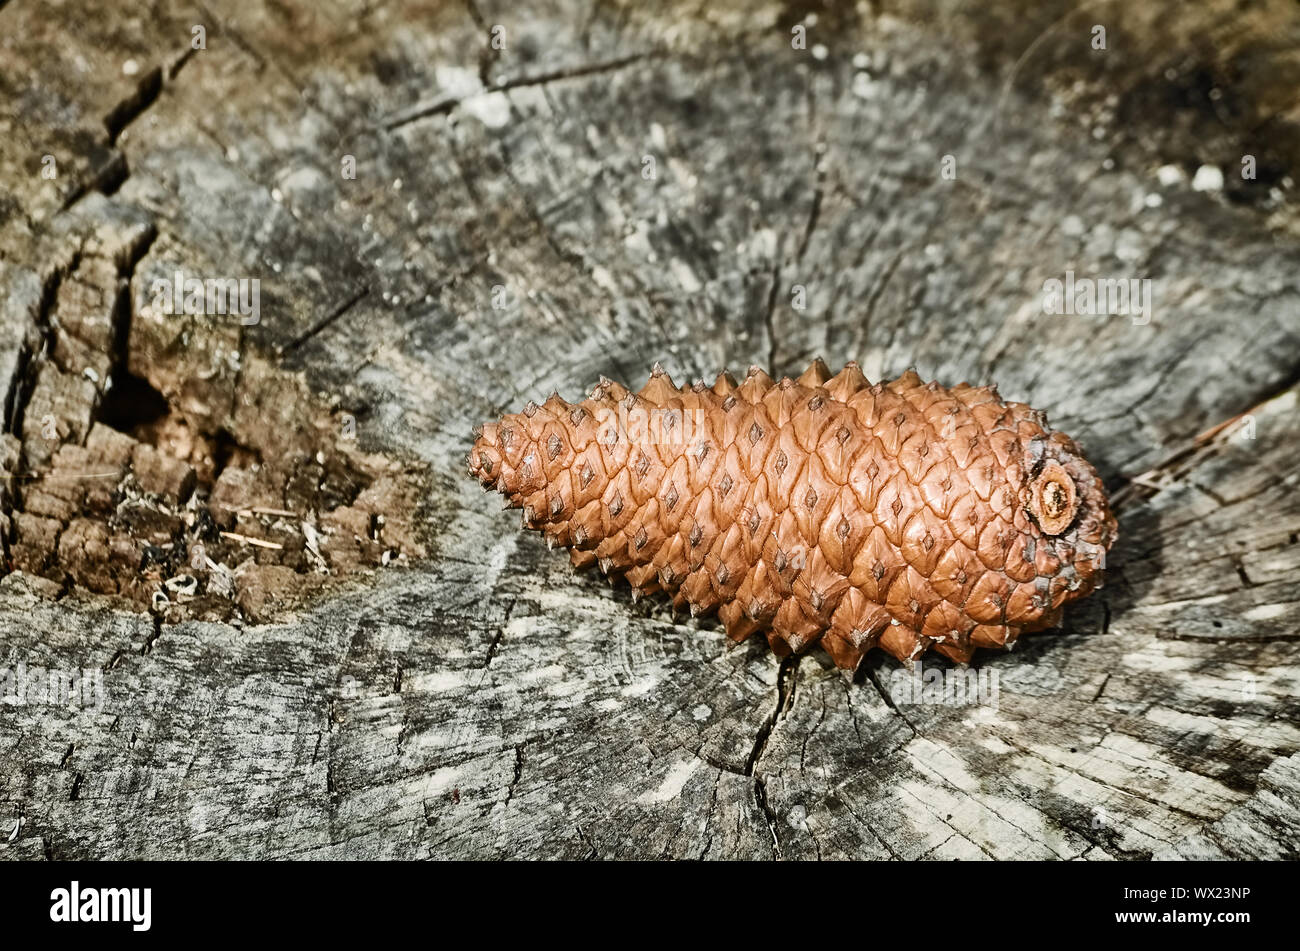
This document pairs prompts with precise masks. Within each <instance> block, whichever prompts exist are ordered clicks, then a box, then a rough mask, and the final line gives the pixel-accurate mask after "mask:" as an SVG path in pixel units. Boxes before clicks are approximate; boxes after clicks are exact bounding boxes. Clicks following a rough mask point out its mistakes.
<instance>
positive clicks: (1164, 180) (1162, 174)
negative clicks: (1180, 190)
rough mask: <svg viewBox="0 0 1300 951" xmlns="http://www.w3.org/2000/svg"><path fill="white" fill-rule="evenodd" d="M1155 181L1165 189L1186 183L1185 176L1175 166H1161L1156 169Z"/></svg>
mask: <svg viewBox="0 0 1300 951" xmlns="http://www.w3.org/2000/svg"><path fill="white" fill-rule="evenodd" d="M1156 181H1158V182H1159V183H1160V184H1161V185H1162V186H1164V187H1165V188H1173V187H1174V186H1175V185H1178V184H1181V183H1182V182H1185V181H1187V176H1186V175H1184V174H1183V170H1182V169H1181V168H1179V167H1178V166H1177V165H1161V166H1160V167H1159V168H1158V169H1156Z"/></svg>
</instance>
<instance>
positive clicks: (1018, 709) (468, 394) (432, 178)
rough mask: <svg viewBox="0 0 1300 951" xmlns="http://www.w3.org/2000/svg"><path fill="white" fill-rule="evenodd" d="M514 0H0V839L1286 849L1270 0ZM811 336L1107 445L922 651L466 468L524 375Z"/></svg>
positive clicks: (311, 846) (1299, 547) (1285, 549)
mask: <svg viewBox="0 0 1300 951" xmlns="http://www.w3.org/2000/svg"><path fill="white" fill-rule="evenodd" d="M518 6H519V5H517V4H510V3H505V2H496V0H492V2H489V0H471V2H466V3H464V4H458V3H453V2H447V3H431V4H420V3H408V2H395V3H389V4H378V5H376V4H370V3H366V2H361V0H354V2H349V0H339V2H335V3H327V4H321V3H314V2H308V0H277V2H275V3H269V2H260V0H248V2H240V3H234V2H228V3H227V2H222V3H212V4H208V5H202V4H195V5H193V6H191V5H188V4H185V3H172V2H164V3H160V4H154V5H151V6H149V7H147V8H146V7H141V8H131V7H124V8H122V9H117V8H116V7H114V8H113V9H112V10H106V9H103V8H102V7H101V6H100V5H97V4H94V3H91V2H89V0H69V2H65V3H59V4H53V3H49V4H47V3H41V2H34V0H11V2H8V3H4V2H0V142H3V145H2V146H0V395H3V404H2V405H3V417H4V418H3V422H4V425H5V430H6V435H5V436H4V437H3V441H0V511H3V513H4V514H3V518H2V519H0V528H2V530H3V537H4V546H5V549H4V553H5V563H4V568H3V570H4V571H5V572H6V573H5V574H4V577H3V578H0V598H2V600H0V678H3V679H0V689H4V690H5V695H4V696H3V698H0V747H2V748H3V750H4V755H3V757H0V819H3V827H0V855H3V856H6V857H11V858H20V859H28V858H30V859H39V858H42V857H45V858H175V857H182V858H200V857H201V858H236V857H241V858H244V857H256V858H262V857H266V858H289V857H304V858H306V857H327V858H370V857H392V858H426V857H439V858H441V857H474V858H503V857H526V858H542V857H563V858H650V857H705V858H728V859H734V858H776V857H781V858H825V859H829V858H843V857H853V858H900V859H913V858H999V859H1000V858H1060V859H1074V858H1088V859H1104V858H1130V859H1137V858H1149V857H1198V856H1209V857H1215V858H1281V857H1289V858H1295V857H1297V854H1298V853H1300V819H1298V818H1297V816H1298V815H1300V810H1297V808H1296V807H1297V805H1300V724H1298V722H1297V721H1298V720H1300V701H1298V700H1297V696H1298V694H1300V544H1297V536H1298V534H1300V492H1297V491H1296V490H1297V487H1298V483H1300V472H1298V471H1297V469H1296V465H1295V462H1296V448H1297V446H1298V445H1300V412H1298V411H1297V410H1298V407H1297V394H1298V393H1300V388H1298V384H1300V240H1298V239H1300V226H1298V225H1300V218H1298V217H1297V215H1296V205H1295V179H1296V177H1297V176H1298V175H1300V135H1298V134H1297V127H1298V124H1300V120H1298V119H1297V117H1298V116H1300V92H1298V90H1300V82H1297V78H1298V74H1300V60H1297V57H1296V55H1295V50H1296V49H1297V48H1300V44H1298V43H1297V39H1300V9H1298V8H1297V7H1296V6H1295V4H1293V3H1288V2H1282V0H1276V2H1268V3H1262V4H1254V5H1252V6H1251V7H1250V9H1249V10H1248V11H1239V10H1238V9H1237V5H1236V4H1231V3H1225V2H1220V0H1215V2H1210V3H1205V4H1197V5H1182V4H1176V3H1172V2H1171V3H1158V4H1141V5H1138V6H1139V7H1140V9H1138V10H1130V9H1128V7H1129V5H1126V4H1119V3H1102V4H1100V5H1098V7H1097V8H1096V9H1095V10H1082V9H1079V8H1077V7H1076V6H1074V5H1073V4H1072V3H1047V4H1042V3H1028V2H1007V0H1004V2H996V3H993V4H964V3H961V2H958V0H935V2H931V3H922V2H920V0H902V2H898V3H892V2H884V3H863V4H858V5H856V6H855V5H851V4H843V5H821V4H813V5H811V6H809V7H807V8H804V7H800V6H797V5H784V6H783V5H780V4H766V5H765V4H747V3H739V2H736V0H723V2H721V3H716V4H715V3H708V4H678V5H675V4H666V5H656V4H644V3H633V2H631V0H623V2H617V3H615V2H606V0H598V2H595V3H594V4H593V3H586V2H583V3H578V2H570V0H549V2H547V3H543V4H528V5H527V7H528V10H527V11H522V10H519V9H516V8H517V7H518ZM1189 6H1190V7H1192V8H1191V9H1189V8H1188V7H1189ZM1097 25H1101V26H1104V27H1105V31H1104V32H1105V44H1106V45H1105V48H1104V49H1102V48H1096V46H1095V39H1096V36H1097V33H1096V31H1095V27H1096V26H1097ZM1246 159H1250V160H1252V161H1253V165H1252V164H1251V163H1249V162H1246ZM1248 168H1249V169H1250V170H1252V171H1253V172H1254V176H1253V177H1243V171H1245V170H1247V169H1248ZM178 272H180V274H181V275H182V278H183V279H184V278H194V279H196V280H199V281H205V280H206V281H227V280H228V281H230V282H233V283H232V284H230V285H229V286H230V287H233V288H234V290H233V291H231V294H232V295H233V297H230V296H228V297H227V299H226V301H225V305H226V306H225V307H224V310H225V312H224V313H211V312H210V311H212V310H213V309H214V308H213V307H212V306H210V304H211V303H212V302H211V301H210V300H208V299H207V298H206V297H205V299H204V306H203V308H202V309H203V310H204V311H205V313H198V314H185V313H173V314H168V313H166V309H167V307H166V301H165V300H164V299H162V298H160V295H159V293H158V288H159V287H160V286H161V287H167V286H168V285H166V284H159V283H157V282H168V281H171V282H174V281H175V275H176V274H177V273H178ZM1067 272H1071V273H1072V274H1073V275H1074V276H1075V277H1076V278H1085V279H1095V280H1126V281H1127V280H1130V279H1133V280H1149V281H1150V282H1151V283H1150V288H1151V297H1150V302H1151V304H1152V307H1151V311H1150V315H1149V320H1147V319H1143V315H1135V316H1132V317H1129V316H1119V315H1112V316H1100V317H1089V316H1082V315H1057V316H1052V315H1048V314H1045V313H1044V308H1043V296H1044V292H1043V287H1044V282H1045V281H1047V280H1049V279H1053V278H1055V279H1059V280H1065V279H1066V274H1067ZM253 280H256V281H258V282H259V284H258V287H259V288H260V297H259V301H258V306H257V308H256V312H254V311H253V309H252V308H251V307H246V308H245V310H244V311H242V312H241V311H240V310H239V309H238V307H237V306H235V305H234V304H233V303H232V301H233V300H235V299H237V298H238V297H239V294H238V291H239V283H238V282H240V281H253ZM182 286H183V285H182ZM248 287H251V285H245V288H246V289H247V288H248ZM164 296H165V295H164ZM243 300H244V302H245V303H251V301H250V300H249V299H248V297H247V296H245V298H244V299H243ZM173 309H175V308H173ZM181 309H182V310H184V306H183V299H182V307H181ZM215 309H217V310H220V309H222V308H219V307H218V308H215ZM817 356H822V357H824V358H825V359H826V361H827V362H828V363H829V364H831V366H832V368H833V369H838V367H839V366H840V365H842V364H843V363H844V362H845V361H847V360H851V359H852V360H857V361H859V362H860V363H861V364H862V365H863V368H864V370H865V371H866V373H867V375H868V376H869V377H871V378H873V379H879V378H882V377H892V376H895V375H897V374H899V373H901V372H902V371H903V370H905V369H906V368H907V367H909V366H916V367H917V369H918V371H919V372H920V373H921V375H922V376H923V377H925V378H934V379H938V380H940V381H941V382H944V383H946V384H954V383H957V382H960V381H963V380H965V381H969V382H971V383H989V382H997V383H998V385H999V387H1000V390H1001V393H1002V394H1003V396H1004V397H1006V398H1009V399H1014V400H1019V401H1023V402H1027V403H1029V404H1031V405H1033V406H1035V407H1038V408H1041V409H1043V410H1045V411H1046V412H1047V413H1048V414H1049V416H1050V418H1051V420H1052V423H1053V424H1054V425H1055V426H1056V427H1058V428H1060V429H1063V430H1064V431H1066V432H1068V433H1070V434H1071V435H1073V436H1074V437H1076V438H1077V439H1079V440H1080V441H1081V442H1082V443H1083V444H1084V446H1085V448H1086V450H1087V455H1088V458H1089V459H1090V460H1091V461H1092V462H1094V464H1096V465H1097V466H1098V468H1099V470H1100V471H1101V473H1102V475H1103V477H1104V478H1105V479H1106V481H1107V485H1108V486H1109V488H1110V489H1111V491H1112V493H1113V494H1114V497H1115V499H1116V503H1117V506H1118V511H1119V520H1120V533H1121V540H1120V542H1119V543H1118V545H1117V546H1116V548H1115V549H1114V550H1113V551H1112V552H1111V558H1110V565H1109V572H1108V583H1107V586H1106V588H1105V590H1103V591H1101V592H1099V593H1098V594H1097V595H1094V596H1093V597H1091V598H1089V599H1088V600H1086V601H1084V602H1082V603H1079V604H1076V605H1074V606H1073V607H1072V609H1070V610H1068V611H1067V614H1066V619H1065V622H1064V626H1063V627H1062V628H1060V629H1058V630H1052V631H1047V632H1044V633H1040V634H1037V635H1032V636H1027V637H1026V638H1025V639H1024V640H1023V641H1021V642H1020V643H1019V644H1018V645H1017V649H1016V650H1015V651H1014V652H1008V653H1002V654H995V653H992V652H987V651H985V652H981V653H980V654H979V655H977V657H976V660H975V661H974V662H973V663H972V665H971V668H970V672H969V674H970V676H973V677H975V678H976V679H977V680H976V682H978V683H979V684H981V685H982V686H981V691H980V693H979V694H978V695H977V696H975V697H974V698H972V697H969V696H966V697H964V698H959V697H957V696H953V695H949V696H947V698H946V700H947V702H945V698H944V697H941V696H936V695H935V694H934V692H933V688H931V690H930V691H929V692H927V691H925V690H922V691H921V692H920V693H919V694H917V693H915V692H913V691H912V690H911V689H910V688H911V686H912V685H913V684H914V683H916V682H920V683H921V684H922V685H923V686H924V685H925V684H926V683H927V681H926V679H925V678H926V676H927V675H929V676H931V677H932V678H933V677H945V676H946V677H947V678H948V681H949V682H952V680H953V679H955V678H956V677H957V676H961V677H962V678H966V677H967V676H968V672H967V671H964V670H961V669H958V668H953V667H952V665H949V664H946V663H943V662H941V661H939V660H937V659H932V658H930V657H927V658H926V660H925V668H924V669H923V670H921V671H917V672H908V671H905V670H903V669H901V668H900V667H899V666H898V665H897V664H896V663H895V662H894V661H893V660H892V659H891V658H888V657H886V656H884V655H883V654H881V653H880V652H878V651H877V652H874V653H873V654H872V655H871V656H869V657H868V658H867V660H866V662H865V663H864V666H863V668H862V669H861V670H859V671H858V672H857V674H856V675H854V676H846V675H845V674H843V673H841V672H840V671H837V670H835V669H833V668H832V667H831V666H830V662H829V660H828V658H826V657H825V656H824V655H821V654H819V653H814V654H808V655H804V656H802V657H796V658H791V659H788V660H785V661H779V660H777V659H776V658H775V657H773V656H772V655H771V654H770V653H769V652H768V650H767V648H766V645H765V644H763V643H761V641H760V640H757V639H754V640H751V642H747V643H745V644H742V645H740V646H738V647H734V646H732V645H731V644H730V642H729V641H728V640H727V638H726V637H725V635H724V634H723V633H722V632H721V630H720V628H719V625H718V624H717V623H716V621H713V620H708V619H701V620H691V619H690V618H687V617H684V616H674V615H673V614H672V613H671V611H670V610H669V609H668V607H667V605H666V604H665V602H664V601H663V600H662V599H652V600H650V601H649V602H646V601H642V602H641V603H639V604H637V605H633V604H632V603H631V599H630V596H629V593H628V591H627V589H626V588H625V587H610V586H608V585H607V584H605V583H604V581H603V579H601V578H600V577H599V576H598V575H594V574H592V573H578V572H575V571H573V570H571V569H570V567H569V565H568V562H567V559H566V558H565V557H563V555H562V554H560V553H558V552H556V553H551V552H548V551H547V550H546V546H545V544H544V543H543V541H542V539H541V538H540V537H539V536H537V535H535V534H525V533H521V532H520V531H519V530H518V517H517V515H516V514H515V513H512V512H503V511H501V509H500V503H499V501H498V500H497V499H496V498H493V497H489V496H484V495H482V494H481V493H480V491H479V487H478V486H477V484H476V483H475V482H474V481H472V480H471V479H469V478H468V477H466V475H465V464H464V459H465V453H466V451H467V449H468V447H469V444H470V441H471V439H470V435H469V433H470V429H471V427H472V426H473V425H474V424H476V423H480V422H483V421H485V420H489V419H492V418H494V417H496V416H498V415H499V414H501V413H502V412H504V411H514V410H517V409H518V408H519V407H521V406H522V405H523V404H524V403H525V402H526V401H527V400H529V399H537V400H541V399H544V398H545V397H546V396H547V395H548V394H549V393H551V392H552V391H553V390H555V391H558V392H559V393H560V394H561V395H563V396H565V397H566V398H569V399H575V398H577V397H578V396H579V395H580V394H581V393H582V392H583V391H584V390H585V389H586V388H587V387H588V386H590V385H591V384H592V383H594V382H595V381H596V380H597V378H598V377H599V376H600V375H602V374H604V375H606V376H608V377H610V378H612V379H617V380H620V381H623V382H625V383H627V384H629V385H632V386H639V385H640V384H641V382H642V381H643V379H644V377H645V375H646V374H647V373H648V371H649V369H650V367H651V365H652V364H653V363H655V362H656V361H659V362H662V364H663V365H664V367H665V368H666V369H667V370H668V371H669V373H670V374H671V375H672V376H673V377H674V378H675V379H676V380H678V381H679V382H680V381H682V380H693V379H695V378H699V377H708V378H710V379H712V376H713V374H715V373H716V372H717V371H718V370H720V369H723V368H728V367H729V368H731V369H732V370H740V371H743V370H744V369H745V368H746V367H747V366H749V365H750V364H759V365H761V366H763V367H765V368H769V369H770V370H771V371H772V372H773V373H774V374H794V373H797V372H798V371H800V370H802V369H803V368H804V367H805V366H806V365H807V363H808V362H809V361H810V360H811V359H812V358H814V357H817ZM96 479H98V480H100V481H99V482H96ZM200 544H202V546H203V547H201V548H200ZM20 673H21V675H22V676H21V677H20V676H19V674H20ZM38 675H39V677H38ZM51 676H53V679H54V681H55V688H54V689H51V686H50V678H51ZM913 678H915V680H914V679H913ZM38 679H39V683H37V680H38ZM74 688H75V694H76V695H75V696H72V697H68V696H66V695H65V693H66V691H67V690H71V689H74ZM959 699H961V700H964V701H966V702H960V703H959V702H957V701H958V700H959ZM972 700H973V701H974V702H970V701H972Z"/></svg>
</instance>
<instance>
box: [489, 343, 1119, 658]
mask: <svg viewBox="0 0 1300 951" xmlns="http://www.w3.org/2000/svg"><path fill="white" fill-rule="evenodd" d="M469 468H470V473H471V474H472V475H474V476H476V477H478V478H479V479H480V480H481V481H482V483H483V484H484V485H485V486H489V487H494V488H496V489H498V490H500V491H501V492H503V493H505V495H506V498H507V500H508V502H509V504H510V505H512V506H516V507H521V508H522V509H523V521H524V525H525V526H527V527H530V528H539V529H541V530H542V531H543V532H544V533H545V534H546V537H547V539H548V541H549V542H551V543H552V544H557V545H563V546H566V547H569V548H571V549H572V552H571V557H572V561H573V563H574V565H576V566H580V567H581V566H586V565H592V564H595V565H598V566H599V567H600V569H601V570H602V571H605V572H606V573H621V574H622V575H623V576H624V577H626V578H627V580H628V582H630V583H631V585H632V588H633V592H634V595H636V594H645V593H650V592H654V591H659V590H664V591H668V592H670V593H672V594H673V595H674V602H675V604H676V605H677V606H679V607H681V606H688V607H689V608H690V611H691V613H692V615H694V614H699V613H703V612H708V611H714V610H716V611H717V612H718V614H719V616H720V617H721V619H722V621H723V623H724V624H725V625H726V629H727V633H728V634H729V635H730V636H731V637H732V638H734V639H735V640H737V641H740V640H743V639H744V638H746V637H748V636H749V635H751V634H754V633H755V632H760V631H761V632H763V633H764V634H765V635H766V636H767V639H768V642H769V643H770V644H771V646H772V649H773V650H775V651H776V652H777V653H778V654H779V655H782V656H785V655H786V654H789V653H791V652H798V651H802V650H805V649H807V648H809V647H810V646H812V645H813V644H821V646H822V647H824V648H825V649H826V650H827V651H828V652H829V653H830V655H831V657H832V658H834V660H835V663H836V664H838V665H839V666H840V667H844V668H854V667H856V666H857V664H858V662H859V661H860V660H861V658H862V656H863V655H864V654H865V653H866V652H867V651H869V650H870V649H871V648H873V647H881V648H883V649H884V650H886V651H888V652H889V653H890V654H892V655H893V656H894V657H896V658H898V659H899V660H900V661H904V662H905V663H908V664H911V663H912V661H913V660H914V658H916V657H918V656H919V655H921V654H922V653H923V652H925V651H926V650H927V649H929V648H933V649H934V650H937V651H939V652H940V653H942V654H944V655H945V656H947V657H949V658H951V659H952V660H955V661H967V660H969V659H970V657H971V656H972V654H973V653H974V651H975V649H976V648H977V647H1010V646H1011V645H1012V644H1014V643H1015V640H1016V638H1017V637H1019V636H1020V635H1021V634H1022V633H1024V632H1026V631H1034V630H1039V629H1042V628H1046V627H1050V626H1052V625H1053V624H1055V623H1056V621H1057V620H1058V618H1059V616H1060V611H1061V607H1062V605H1064V604H1065V603H1066V602H1068V601H1072V600H1074V599H1075V598H1080V597H1083V596H1084V595H1086V594H1087V593H1089V592H1090V591H1091V590H1092V589H1093V588H1094V587H1096V586H1097V585H1098V584H1099V582H1100V575H1101V571H1102V568H1103V566H1104V556H1105V552H1106V549H1107V548H1108V547H1109V546H1110V544H1111V543H1112V542H1113V541H1114V539H1115V537H1116V533H1117V532H1116V523H1115V519H1114V517H1113V516H1112V515H1111V513H1110V510H1109V508H1108V506H1107V503H1106V497H1105V491H1104V488H1103V486H1102V482H1101V479H1100V478H1099V477H1098V476H1097V473H1096V471H1095V470H1094V469H1093V467H1092V466H1091V465H1089V464H1088V463H1087V462H1086V461H1085V460H1084V459H1083V457H1082V455H1081V453H1080V450H1079V447H1078V446H1077V445H1076V444H1075V443H1074V442H1073V440H1071V439H1070V438H1069V437H1068V436H1066V435H1064V434H1063V433H1059V432H1055V431H1053V430H1051V429H1050V428H1048V425H1047V420H1046V417H1045V416H1044V415H1043V414H1042V413H1040V412H1038V411H1037V410H1034V409H1031V408H1030V407H1029V406H1026V405H1025V404H1023V403H1014V402H1007V401H1004V400H1002V399H1001V398H1000V397H999V396H998V393H997V390H996V388H993V387H972V386H968V385H966V384H965V383H963V384H960V385H958V386H955V387H952V388H951V389H949V388H946V387H943V386H940V385H938V384H937V383H926V382H923V381H922V380H921V379H920V377H918V376H917V375H916V373H915V372H913V371H910V370H909V371H908V372H907V373H905V374H904V375H903V376H901V377H899V378H898V379H896V380H894V381H892V382H890V383H875V384H872V383H869V382H868V381H867V380H866V378H865V377H864V376H863V375H862V372H861V370H860V369H859V368H858V365H857V364H856V363H849V364H848V365H847V366H845V367H844V369H843V370H842V371H840V372H839V373H838V374H836V375H835V376H831V374H830V372H829V370H828V369H827V368H826V365H825V364H824V363H822V362H821V361H820V360H818V361H817V362H816V363H814V364H813V365H812V366H811V367H809V369H808V370H807V372H805V373H804V374H803V375H802V376H800V377H799V378H798V379H797V380H790V379H783V380H781V382H779V383H775V382H773V380H772V379H771V377H769V376H768V375H767V374H766V373H764V372H762V371H761V370H759V369H758V368H752V369H751V370H750V371H749V375H748V376H747V378H746V379H745V381H744V383H740V384H738V383H737V382H736V381H735V380H734V379H733V378H732V377H731V376H730V375H729V374H726V373H723V374H722V375H720V376H719V377H718V379H717V382H715V383H714V384H713V386H711V387H710V386H707V385H706V384H704V383H703V382H701V383H696V384H695V385H694V386H692V387H689V388H685V389H679V388H678V387H676V386H675V385H674V384H673V381H672V380H671V379H670V378H669V377H668V375H667V374H665V373H664V372H663V370H662V369H661V368H660V367H658V366H657V365H656V367H655V369H654V372H653V373H652V375H651V377H650V381H649V383H647V384H646V386H645V388H644V389H642V390H641V392H639V393H636V394H632V393H629V392H628V391H627V390H626V389H624V388H623V387H622V386H620V385H619V384H617V383H613V382H610V381H608V380H605V379H602V380H601V382H600V383H599V384H598V385H597V386H596V387H595V388H594V389H593V390H592V391H591V394H590V395H589V397H588V398H587V399H585V400H583V401H582V402H580V403H566V402H565V401H564V400H562V399H560V398H559V396H558V395H552V396H551V397H550V399H548V400H547V401H546V402H545V403H543V404H542V405H541V406H538V405H536V404H534V403H529V404H528V406H526V407H525V408H524V410H523V412H521V413H516V414H511V415H508V416H505V417H504V418H502V419H501V420H500V421H499V422H495V423H489V424H487V425H484V426H483V427H481V430H480V431H479V432H478V435H477V439H476V440H475V443H474V446H473V449H472V450H471V451H470V454H469Z"/></svg>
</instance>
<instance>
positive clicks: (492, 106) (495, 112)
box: [461, 92, 510, 129]
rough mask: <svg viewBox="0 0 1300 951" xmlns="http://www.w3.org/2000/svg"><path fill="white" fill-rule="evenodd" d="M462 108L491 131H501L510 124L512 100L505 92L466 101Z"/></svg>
mask: <svg viewBox="0 0 1300 951" xmlns="http://www.w3.org/2000/svg"><path fill="white" fill-rule="evenodd" d="M461 108H463V109H464V110H465V112H466V113H468V114H469V115H471V116H473V117H474V118H475V119H477V120H478V121H479V122H481V123H483V124H484V125H485V126H487V127H488V128H489V129H500V128H501V127H502V126H504V125H506V124H507V123H509V122H510V99H509V98H508V97H507V96H506V94H505V93H503V92H490V93H486V94H485V95H482V96H474V97H473V98H471V99H466V100H465V101H464V102H463V103H461Z"/></svg>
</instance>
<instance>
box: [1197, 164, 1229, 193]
mask: <svg viewBox="0 0 1300 951" xmlns="http://www.w3.org/2000/svg"><path fill="white" fill-rule="evenodd" d="M1222 190H1223V170H1222V169H1221V168H1219V167H1218V166H1217V165H1202V166H1201V167H1200V168H1198V169H1197V170H1196V175H1195V176H1194V177H1193V178H1192V191H1197V192H1217V191H1222Z"/></svg>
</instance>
